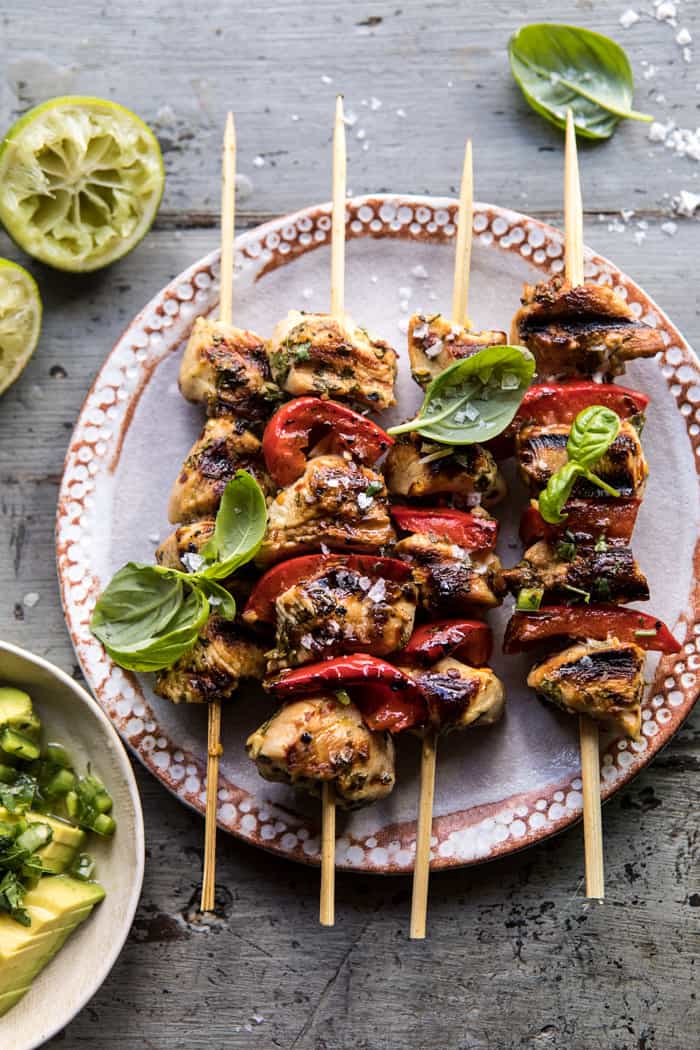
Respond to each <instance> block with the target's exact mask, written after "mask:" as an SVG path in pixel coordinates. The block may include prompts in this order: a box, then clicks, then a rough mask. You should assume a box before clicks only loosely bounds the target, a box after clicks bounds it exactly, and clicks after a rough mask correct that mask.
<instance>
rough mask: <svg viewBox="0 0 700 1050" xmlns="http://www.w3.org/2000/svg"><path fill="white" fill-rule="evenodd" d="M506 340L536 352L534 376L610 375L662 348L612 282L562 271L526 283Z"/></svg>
mask: <svg viewBox="0 0 700 1050" xmlns="http://www.w3.org/2000/svg"><path fill="white" fill-rule="evenodd" d="M521 302H522V304H523V305H522V307H521V309H520V310H518V312H517V313H516V315H515V317H514V318H513V323H512V327H511V335H510V340H511V343H515V344H519V345H522V346H526V347H527V348H528V349H529V350H531V351H532V353H533V354H534V355H535V359H536V361H537V374H538V377H539V382H541V383H542V382H545V381H547V380H550V379H567V378H569V377H574V376H575V377H581V376H592V375H600V376H602V377H603V378H604V379H611V378H612V377H614V376H616V375H621V374H622V373H623V372H624V371H625V365H626V363H627V362H628V361H633V360H634V359H635V358H637V357H653V356H654V354H656V353H658V351H659V350H663V349H664V343H663V339H662V337H661V332H659V331H657V330H656V329H655V328H651V327H650V325H648V324H645V323H644V322H643V321H640V320H639V319H638V318H637V317H636V316H635V314H634V313H633V311H632V310H631V308H630V306H629V305H628V303H626V302H625V300H624V299H621V298H620V296H618V295H616V294H615V292H613V291H612V289H611V288H606V287H604V286H601V285H597V284H582V285H579V286H578V287H575V288H572V286H571V285H570V284H569V283H568V281H566V280H565V279H564V278H563V277H562V276H561V275H557V276H556V277H553V278H552V279H551V280H550V281H543V282H542V283H540V284H537V285H534V286H533V285H525V288H524V292H523V297H522V300H521Z"/></svg>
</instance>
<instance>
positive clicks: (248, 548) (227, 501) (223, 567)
mask: <svg viewBox="0 0 700 1050" xmlns="http://www.w3.org/2000/svg"><path fill="white" fill-rule="evenodd" d="M266 528H267V506H266V504H265V496H264V494H263V491H262V489H261V488H260V486H259V485H258V483H257V481H256V480H255V478H254V477H253V476H252V475H251V474H249V473H248V472H247V471H246V470H239V471H237V472H236V474H235V476H234V477H233V478H232V479H231V481H229V483H228V485H227V486H226V488H225V489H224V494H223V496H222V498H221V505H220V507H219V512H218V514H217V515H216V525H215V526H214V533H213V535H212V537H211V539H209V540H208V541H207V543H205V544H204V546H203V547H202V549H201V551H200V554H201V555H202V557H203V558H205V559H206V562H207V564H205V565H203V566H202V567H201V569H199V570H198V572H197V573H196V575H197V576H198V577H199V578H200V579H202V578H206V579H211V580H222V579H224V578H225V577H226V576H230V575H231V573H233V572H235V571H236V570H237V569H240V567H241V565H245V564H246V562H249V561H250V560H251V558H253V557H254V556H255V554H256V553H257V551H258V548H259V547H260V544H261V543H262V541H263V538H264V536H265V529H266Z"/></svg>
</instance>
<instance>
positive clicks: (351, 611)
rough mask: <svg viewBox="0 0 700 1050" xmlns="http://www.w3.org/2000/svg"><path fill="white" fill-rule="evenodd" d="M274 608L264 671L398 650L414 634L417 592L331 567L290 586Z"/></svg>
mask: <svg viewBox="0 0 700 1050" xmlns="http://www.w3.org/2000/svg"><path fill="white" fill-rule="evenodd" d="M275 604H276V614H277V637H276V644H275V648H274V650H273V651H272V652H271V653H268V665H267V670H268V672H273V671H279V670H282V668H285V667H296V666H298V665H299V664H305V663H311V662H315V661H318V660H325V659H327V658H328V657H331V656H337V655H339V654H341V653H372V654H373V655H374V656H386V655H387V654H388V653H392V652H395V650H397V649H401V648H402V647H403V646H404V645H405V644H406V642H407V641H408V639H409V638H410V637H411V632H412V630H413V620H414V616H415V612H416V587H415V585H414V584H413V583H411V582H403V583H399V582H396V581H393V580H388V579H384V578H383V577H379V578H378V579H374V580H372V579H370V578H369V577H368V576H365V575H363V573H362V572H360V571H358V570H357V569H351V568H345V567H343V566H330V567H329V568H327V569H322V570H320V571H319V572H317V573H315V574H314V576H312V577H311V578H307V579H303V580H301V581H300V582H298V583H296V584H295V585H294V586H292V587H290V588H289V589H288V590H287V591H285V592H284V593H283V594H281V595H280V596H279V597H278V598H277V601H276V603H275Z"/></svg>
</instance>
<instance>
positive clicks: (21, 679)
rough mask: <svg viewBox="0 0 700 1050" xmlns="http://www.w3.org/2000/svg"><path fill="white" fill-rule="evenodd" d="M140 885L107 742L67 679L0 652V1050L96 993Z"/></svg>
mask: <svg viewBox="0 0 700 1050" xmlns="http://www.w3.org/2000/svg"><path fill="white" fill-rule="evenodd" d="M142 878H143V824H142V818H141V810H140V804H139V800H138V793H137V790H136V785H135V783H134V778H133V773H132V771H131V767H130V764H129V761H128V759H127V757H126V755H125V753H124V750H123V748H122V745H121V742H120V741H119V738H118V736H117V734H116V733H115V731H114V730H113V728H112V726H111V725H110V723H109V722H108V720H107V719H106V718H105V716H104V715H103V714H102V712H101V710H100V709H99V707H98V705H97V704H96V702H95V701H94V700H93V699H92V698H91V697H90V696H89V695H88V694H87V693H86V692H85V690H83V689H82V688H81V687H80V686H79V685H78V684H77V683H76V682H74V681H73V680H72V679H71V678H69V677H68V676H67V675H65V674H64V673H63V672H62V671H60V670H59V669H58V668H56V667H53V666H52V665H51V664H48V663H47V662H46V661H44V660H42V659H41V658H40V657H36V656H33V655H32V654H30V653H27V652H24V651H22V650H20V649H17V648H15V647H14V646H11V645H8V644H7V643H4V642H0V1046H2V1047H3V1050H31V1048H33V1047H36V1046H39V1045H40V1044H41V1043H42V1042H44V1041H45V1040H46V1039H47V1038H50V1036H51V1035H52V1034H53V1033H54V1032H56V1031H57V1030H59V1029H60V1028H62V1027H63V1026H64V1025H65V1024H66V1023H67V1022H68V1021H69V1020H70V1019H71V1017H72V1016H74V1014H75V1013H76V1012H77V1011H78V1010H79V1009H80V1008H81V1007H82V1006H83V1005H84V1003H85V1002H86V1001H87V1000H88V999H89V998H90V996H91V995H92V994H94V992H95V991H96V990H97V988H98V987H99V985H100V984H101V983H102V981H103V980H104V978H105V977H106V976H107V973H108V972H109V969H110V968H111V966H112V964H113V962H114V961H115V960H116V957H117V955H118V953H119V950H120V949H121V947H122V945H123V943H124V940H125V939H126V936H127V934H128V931H129V928H130V926H131V921H132V918H133V914H134V911H135V908H136V904H137V902H138V897H139V893H140V889H141V882H142ZM38 1003H41V1007H40V1008H39V1009H38V1008H37V1004H38ZM6 1030H7V1031H6Z"/></svg>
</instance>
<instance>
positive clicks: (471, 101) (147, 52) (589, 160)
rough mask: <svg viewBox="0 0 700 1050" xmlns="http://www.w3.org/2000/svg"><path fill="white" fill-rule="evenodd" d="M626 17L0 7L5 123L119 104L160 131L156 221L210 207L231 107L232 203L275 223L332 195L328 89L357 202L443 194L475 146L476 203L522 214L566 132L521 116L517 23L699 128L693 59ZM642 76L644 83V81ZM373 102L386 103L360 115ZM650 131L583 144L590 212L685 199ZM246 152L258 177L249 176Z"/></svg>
mask: <svg viewBox="0 0 700 1050" xmlns="http://www.w3.org/2000/svg"><path fill="white" fill-rule="evenodd" d="M632 6H634V4H633V5H632ZM638 6H639V7H640V9H641V5H638ZM624 7H625V5H624V4H623V3H622V2H620V3H619V4H610V3H607V2H594V0H579V2H574V0H557V3H556V4H552V2H551V0H530V2H529V3H528V4H527V5H521V4H516V3H512V2H508V0H493V2H485V0H478V2H472V3H468V4H457V3H454V0H431V2H427V3H426V2H424V0H407V2H401V3H397V2H389V0H378V2H377V0H374V2H372V3H368V4H363V5H361V4H347V5H340V4H337V3H334V0H314V3H313V4H312V5H309V4H308V2H307V0H285V2H284V3H281V4H270V3H260V4H255V5H253V4H248V3H242V2H240V0H236V2H233V3H231V2H226V0H211V2H210V3H208V4H207V5H206V13H204V9H203V8H202V7H201V6H200V5H197V4H192V3H187V2H185V0H169V2H168V3H162V2H160V3H158V2H155V0H151V2H148V3H141V4H135V3H131V2H129V0H115V2H113V3H110V4H109V5H103V7H102V9H101V10H100V11H99V17H98V16H97V12H96V7H95V4H94V3H93V2H92V0H72V2H71V3H70V4H65V3H60V2H57V0H49V2H47V3H44V4H42V5H41V11H42V14H41V17H37V16H36V11H37V8H36V5H32V4H24V5H22V4H20V5H12V6H10V5H9V4H5V16H4V20H3V32H2V34H1V36H0V68H2V70H3V76H4V79H5V81H6V84H5V88H4V97H3V95H0V103H2V102H4V106H3V109H4V110H5V112H4V113H3V118H4V119H5V118H6V116H9V115H10V113H12V112H14V113H17V112H19V111H20V110H23V109H25V108H26V107H27V106H29V105H32V104H34V103H36V102H37V101H41V100H43V99H44V98H45V97H47V96H50V95H52V94H65V93H88V94H96V95H101V96H105V97H108V98H115V99H117V100H118V101H121V102H122V103H124V105H126V106H129V107H130V108H132V109H135V110H136V111H137V112H139V113H140V114H141V115H142V116H143V117H144V118H145V119H146V120H147V121H149V122H152V123H155V124H156V127H157V128H158V130H159V134H160V136H161V140H162V142H163V147H164V149H165V150H166V153H165V160H166V166H167V171H168V185H167V190H166V195H165V200H164V204H163V208H164V213H165V216H167V214H168V213H170V214H172V213H173V212H176V213H181V212H183V211H185V212H189V211H194V212H195V213H197V214H201V213H202V212H204V213H210V214H211V213H214V212H216V209H217V207H218V198H219V185H218V174H217V162H216V159H217V158H218V156H219V150H220V141H221V129H222V126H223V119H224V115H225V112H226V109H228V108H229V107H233V108H235V111H236V121H237V128H238V137H239V150H240V165H239V166H240V170H241V172H243V173H244V174H245V175H246V176H247V177H248V179H249V180H250V181H251V182H252V187H249V192H248V193H247V196H246V199H245V200H243V201H241V204H242V205H244V206H245V207H247V208H250V209H252V210H254V211H256V212H265V213H272V214H278V213H279V212H280V211H287V210H292V209H294V208H297V207H301V206H303V205H305V204H308V203H310V202H313V201H317V200H326V199H327V198H328V197H329V196H330V192H329V186H330V152H329V148H328V147H329V141H330V132H331V118H332V110H333V96H334V94H335V92H337V91H341V92H344V93H345V96H346V106H347V109H348V111H349V112H351V113H354V114H355V115H356V117H357V122H356V123H355V124H354V126H353V127H352V128H351V129H350V133H349V137H348V141H349V150H350V160H349V171H350V177H349V184H350V186H351V187H352V188H353V189H354V191H355V192H356V193H364V192H371V191H376V190H386V189H389V190H392V191H404V192H408V191H410V192H418V193H422V192H431V193H435V194H442V193H449V192H451V191H453V190H454V188H455V186H456V183H457V180H458V178H459V171H460V169H461V158H462V151H463V144H464V138H465V136H466V135H467V134H471V135H473V137H474V141H475V147H476V161H475V165H476V186H477V192H478V194H479V195H480V196H483V197H489V198H490V199H492V200H493V201H494V202H495V203H499V204H507V205H511V206H515V207H518V206H522V207H523V208H524V209H525V210H526V209H527V206H529V207H530V208H531V209H532V208H535V209H542V208H545V209H556V208H557V207H558V206H559V200H560V193H561V189H560V184H561V179H560V164H559V157H558V150H559V148H560V145H561V135H560V133H559V132H557V131H556V130H555V129H553V128H551V127H550V126H549V125H548V124H546V123H545V122H544V121H543V120H541V119H540V118H539V117H538V116H536V115H535V114H534V113H532V111H531V110H530V109H529V108H528V106H527V104H526V103H525V102H524V100H523V99H522V97H521V95H520V92H519V90H518V89H517V87H516V86H515V84H514V82H513V79H512V77H511V74H510V69H509V66H508V58H507V52H506V48H507V42H508V38H509V37H510V35H511V33H512V32H513V31H514V30H515V29H516V28H517V27H518V26H519V25H520V24H521V23H522V21H523V19H524V18H525V17H526V18H527V19H528V20H530V21H533V22H534V21H540V20H544V21H547V20H551V19H552V18H554V19H556V20H560V21H569V22H574V23H577V24H582V25H585V26H588V27H590V28H594V29H598V30H600V31H601V32H603V33H607V34H608V35H611V36H613V37H614V38H616V39H618V40H620V42H621V43H623V45H624V46H625V47H626V48H627V49H628V51H629V54H630V58H631V61H632V64H633V67H634V71H635V75H636V80H637V100H636V101H637V104H638V106H639V108H640V109H647V110H649V111H651V112H653V113H655V114H657V115H658V116H659V119H663V120H664V121H667V120H668V119H669V118H670V117H672V118H673V119H674V120H675V121H676V123H677V124H679V125H680V126H682V127H686V128H688V127H695V126H696V125H697V107H696V103H697V94H696V88H695V85H696V82H697V80H698V79H699V78H698V70H697V61H694V62H693V63H686V62H684V61H683V60H682V56H681V49H680V47H679V45H678V44H677V43H676V42H675V34H676V32H677V29H673V28H672V27H671V26H669V25H667V24H666V23H659V22H658V21H656V19H654V18H653V17H652V16H651V15H650V14H649V12H648V8H649V7H651V4H646V6H645V9H643V10H642V17H641V20H640V21H639V22H638V23H637V24H636V25H635V26H633V27H632V28H631V29H629V30H624V29H623V28H622V27H621V26H620V23H619V16H620V13H621V12H622V10H623V9H624ZM680 11H681V14H680V16H679V17H680V19H681V24H683V25H686V26H687V27H688V28H689V30H690V31H691V33H692V34H693V36H694V37H695V39H698V38H699V37H700V7H699V6H698V5H697V4H690V3H687V2H686V3H684V4H682V5H681V6H680ZM643 62H645V63H647V64H646V65H642V63H643ZM650 66H653V67H654V69H655V70H656V73H655V75H654V77H653V78H651V79H648V80H646V79H644V74H645V73H646V72H648V71H649V68H650ZM323 77H326V78H328V77H330V78H331V79H332V83H324V82H323V80H322V78H323ZM658 96H663V98H664V99H665V101H663V102H658V101H657V97H658ZM372 98H375V99H377V100H378V101H379V102H381V107H380V108H377V109H372V108H371V105H370V100H371V99H372ZM363 103H364V104H363ZM375 105H376V103H375ZM398 110H403V111H404V112H405V114H406V117H405V118H402V117H401V116H399V115H397V111H398ZM296 118H298V119H296ZM360 132H362V133H363V134H364V136H365V137H364V138H362V139H360V138H358V135H359V134H360ZM647 133H648V128H647V126H646V125H643V124H635V123H633V122H629V121H628V122H625V123H624V125H623V126H621V127H620V129H619V131H618V133H617V134H616V136H615V137H614V138H613V139H612V140H611V141H610V142H609V143H607V144H603V145H597V146H592V147H590V146H589V147H586V148H583V149H582V172H583V176H584V179H585V185H586V199H587V203H588V206H589V207H591V206H592V202H595V205H594V206H595V208H601V209H609V210H616V209H619V208H621V207H638V208H644V209H647V210H654V209H657V208H659V207H662V206H663V205H664V203H666V200H667V199H666V198H665V197H664V194H667V193H668V194H670V195H674V194H677V193H678V191H679V190H680V189H681V188H683V187H685V188H689V189H690V188H692V185H693V184H694V185H695V187H696V188H697V177H698V165H697V164H696V163H694V162H692V161H690V160H687V159H685V158H682V157H679V158H677V157H675V156H674V155H673V154H671V153H670V152H669V151H667V150H664V148H663V147H662V146H658V145H656V146H653V145H651V144H650V143H649V140H648V137H647ZM365 147H367V148H365ZM258 156H259V157H261V158H262V159H263V161H264V166H263V167H261V168H256V167H255V166H254V158H255V157H258Z"/></svg>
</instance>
